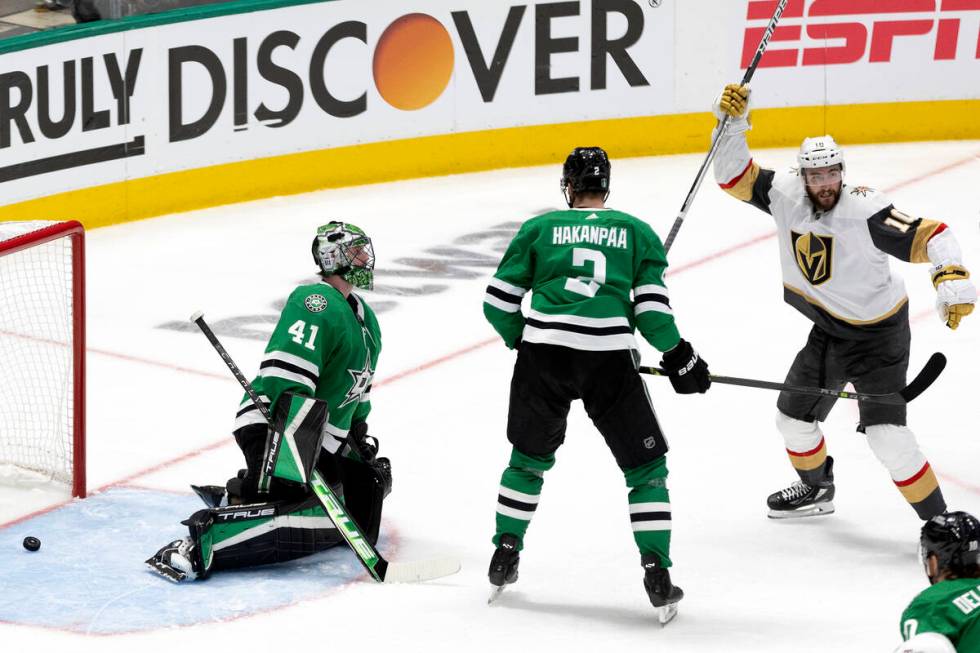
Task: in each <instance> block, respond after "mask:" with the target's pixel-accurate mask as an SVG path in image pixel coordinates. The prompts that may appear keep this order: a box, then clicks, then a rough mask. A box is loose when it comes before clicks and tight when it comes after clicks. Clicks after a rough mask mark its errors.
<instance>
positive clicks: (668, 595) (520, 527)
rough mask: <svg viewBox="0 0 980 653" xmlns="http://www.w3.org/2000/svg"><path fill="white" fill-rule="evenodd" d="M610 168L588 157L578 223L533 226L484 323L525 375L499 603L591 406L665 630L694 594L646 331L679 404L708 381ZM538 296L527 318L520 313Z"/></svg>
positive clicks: (573, 176) (500, 517)
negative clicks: (555, 471)
mask: <svg viewBox="0 0 980 653" xmlns="http://www.w3.org/2000/svg"><path fill="white" fill-rule="evenodd" d="M609 176H610V164H609V159H608V157H607V156H606V153H605V152H604V151H603V150H602V149H600V148H598V147H584V148H583V147H580V148H576V149H575V150H574V151H573V152H572V153H571V154H570V155H569V156H568V159H567V160H566V161H565V165H564V169H563V173H562V179H561V187H562V190H563V192H564V193H565V198H566V200H567V202H568V206H569V208H568V210H560V211H552V212H550V213H545V214H543V215H539V216H537V217H535V218H532V219H530V220H528V221H527V222H525V223H524V224H523V226H522V227H521V228H520V230H519V231H518V233H517V235H516V236H515V237H514V239H513V241H512V242H511V243H510V246H509V247H508V248H507V251H506V253H505V254H504V256H503V259H502V260H501V262H500V266H499V267H498V269H497V272H496V273H495V274H494V275H493V277H492V278H491V279H490V284H489V286H487V291H486V296H485V299H484V304H483V310H484V314H485V315H486V317H487V319H488V320H489V321H490V323H491V324H492V325H493V327H494V329H496V330H497V332H498V333H499V334H500V336H501V337H502V338H503V340H504V344H506V345H507V347H509V348H511V349H517V352H518V353H517V361H516V363H515V365H514V375H513V379H512V381H511V390H510V409H509V414H508V418H507V438H508V440H510V442H511V444H512V445H513V451H512V454H511V458H510V464H509V466H508V467H507V469H505V470H504V473H503V476H502V478H501V481H500V492H499V496H498V503H497V529H496V534H495V535H494V537H493V543H494V545H495V546H496V547H497V549H496V552H495V553H494V554H493V559H492V560H491V562H490V570H489V578H490V583H491V585H493V586H494V588H495V589H494V593H493V595H492V596H491V600H493V599H494V598H496V596H497V594H499V592H500V590H501V589H502V588H503V587H504V585H506V584H508V583H513V582H514V581H516V580H517V567H518V559H519V551H520V550H521V549H522V548H523V546H524V536H525V533H526V531H527V528H528V525H529V524H530V521H531V518H532V517H533V515H534V511H535V509H536V508H537V505H538V498H539V496H540V494H541V488H542V485H543V482H544V478H543V475H544V472H546V471H548V470H549V469H551V467H552V466H553V465H554V463H555V451H556V450H557V449H558V447H559V446H560V445H561V444H562V442H563V441H564V439H565V427H566V417H567V415H568V410H569V406H570V403H571V402H572V401H573V400H575V399H581V400H582V401H583V403H584V404H585V410H586V412H587V413H588V415H589V417H590V418H591V419H592V422H593V424H595V426H596V428H597V429H598V430H599V432H600V433H601V434H602V436H603V438H604V439H605V441H606V444H607V445H608V446H609V448H610V449H611V450H612V453H613V456H614V457H615V459H616V463H617V464H618V465H619V467H620V469H622V471H623V474H624V475H625V477H626V484H627V486H628V487H629V488H630V491H629V512H630V520H631V522H632V527H633V535H634V538H635V540H636V544H637V546H638V547H639V549H640V559H641V562H642V565H643V567H644V569H645V577H644V587H645V589H646V591H647V594H648V596H649V599H650V601H651V603H652V604H653V605H654V606H655V607H656V608H657V611H658V614H659V616H660V619H661V622H663V623H666V621H668V620H669V619H670V618H671V617H672V616H673V614H674V613H675V612H676V606H675V604H676V603H677V602H678V601H679V600H680V599H681V598H682V597H683V595H684V593H683V592H682V591H681V589H680V588H679V587H676V586H674V585H673V584H672V583H671V580H670V573H669V571H668V568H669V567H670V566H671V560H670V528H671V526H670V524H671V522H670V499H669V495H668V492H667V482H666V481H667V465H666V459H665V454H666V453H667V441H666V439H665V438H664V435H663V433H662V432H661V430H660V425H659V423H658V422H657V417H656V414H655V413H654V411H653V406H652V405H651V403H650V398H649V396H648V394H647V391H646V387H645V385H644V384H643V380H642V379H641V378H640V375H639V373H638V372H637V363H638V355H637V343H636V340H635V338H634V335H633V333H634V331H635V330H636V329H639V331H640V333H641V334H642V335H643V337H644V338H646V339H647V341H649V342H650V344H652V345H653V346H654V347H656V348H657V349H658V350H660V351H662V352H665V353H664V357H663V367H664V368H665V369H666V370H667V372H668V373H669V377H670V381H671V383H672V384H673V386H674V389H675V390H676V391H677V392H680V393H685V394H687V393H694V392H705V391H706V390H707V389H708V386H709V385H710V380H709V378H708V367H707V364H706V363H705V361H704V360H703V359H702V358H700V357H699V356H698V355H697V354H696V353H695V351H694V349H693V348H692V347H691V345H690V344H689V343H688V342H686V341H684V340H682V339H681V337H680V335H679V333H678V331H677V327H676V326H675V324H674V316H673V311H672V310H671V307H670V302H669V300H668V293H667V288H666V286H665V284H664V278H663V277H664V270H665V269H666V267H667V259H666V255H665V253H664V249H663V246H662V245H661V243H660V240H659V238H657V235H656V234H655V233H654V232H653V230H652V229H651V228H650V226H649V225H648V224H647V223H645V222H643V221H642V220H639V219H637V218H635V217H633V216H631V215H627V214H626V213H622V212H619V211H615V210H612V209H608V208H606V207H605V200H606V198H607V197H608V194H609ZM528 291H531V292H532V297H531V302H530V310H529V311H528V313H527V315H526V316H525V315H524V314H523V313H522V311H521V300H522V298H523V297H524V295H525V294H527V292H528Z"/></svg>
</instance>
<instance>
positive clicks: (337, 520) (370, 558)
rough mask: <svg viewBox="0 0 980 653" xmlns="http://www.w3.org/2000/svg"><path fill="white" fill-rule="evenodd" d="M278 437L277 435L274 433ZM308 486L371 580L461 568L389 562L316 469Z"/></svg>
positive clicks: (450, 561) (447, 561) (444, 561)
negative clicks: (369, 540)
mask: <svg viewBox="0 0 980 653" xmlns="http://www.w3.org/2000/svg"><path fill="white" fill-rule="evenodd" d="M191 322H193V323H194V324H196V325H197V326H198V327H199V328H200V329H201V331H202V332H203V333H204V335H205V336H206V337H207V339H208V340H209V341H210V342H211V345H212V346H213V347H214V348H215V350H216V351H217V352H218V354H219V355H220V356H221V359H222V360H223V361H224V362H225V365H227V366H228V369H229V370H231V373H232V374H233V375H234V377H235V379H236V380H237V381H238V383H239V384H240V385H241V386H242V388H244V389H245V392H247V393H248V396H249V398H250V399H251V400H252V403H253V404H255V407H256V408H258V409H259V412H260V413H262V417H264V418H265V419H266V421H267V422H268V423H269V425H270V426H271V425H272V424H273V423H274V422H273V418H272V413H270V412H269V409H268V408H267V407H266V406H265V404H263V403H262V402H261V401H259V396H258V394H256V392H255V389H254V388H253V387H252V384H251V383H249V382H248V379H246V378H245V376H244V375H243V374H242V371H241V370H240V369H238V366H237V365H235V361H233V360H232V359H231V356H230V355H229V354H228V350H226V349H225V348H224V345H222V344H221V342H220V341H219V340H218V336H216V335H214V331H212V330H211V327H210V326H208V323H207V322H205V321H204V314H203V313H201V312H200V311H198V312H197V313H194V315H192V316H191ZM276 435H277V437H278V434H276ZM310 487H311V488H312V490H313V492H314V494H316V497H317V499H319V500H320V503H321V504H322V505H323V509H324V510H325V511H326V513H327V516H328V517H330V521H332V522H333V525H334V526H335V527H336V528H337V531H338V532H339V533H340V535H341V536H342V537H343V538H344V541H346V542H347V544H348V546H350V548H351V549H352V550H353V551H354V553H355V554H357V559H358V560H360V561H361V564H362V565H364V568H365V569H367V571H368V573H369V574H371V577H372V578H374V580H376V581H378V582H379V583H413V582H418V581H424V580H432V579H434V578H441V577H443V576H449V575H450V574H455V573H456V572H457V571H459V569H460V564H459V560H457V559H455V558H450V557H445V558H434V559H431V560H419V561H415V562H389V561H388V560H385V559H384V558H383V557H382V556H381V554H380V553H378V550H377V549H376V548H374V546H373V545H372V544H371V543H370V542H368V540H367V538H366V537H364V533H363V531H362V530H361V528H360V527H359V526H358V525H357V522H355V521H354V518H353V517H352V516H350V515H348V514H347V510H346V508H345V507H344V503H343V502H342V501H341V500H340V499H339V498H337V495H336V494H334V492H333V490H331V489H330V486H329V485H327V483H326V482H325V481H324V480H323V477H322V476H321V475H320V473H319V472H318V471H316V470H315V469H314V470H313V473H312V474H311V475H310Z"/></svg>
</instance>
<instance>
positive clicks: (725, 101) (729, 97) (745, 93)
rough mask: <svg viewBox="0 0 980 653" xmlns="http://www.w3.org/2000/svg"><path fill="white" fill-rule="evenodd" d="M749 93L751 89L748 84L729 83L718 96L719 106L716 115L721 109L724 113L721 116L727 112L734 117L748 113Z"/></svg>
mask: <svg viewBox="0 0 980 653" xmlns="http://www.w3.org/2000/svg"><path fill="white" fill-rule="evenodd" d="M749 93H750V89H749V87H748V85H746V86H739V85H738V84H728V85H727V86H725V90H723V91H722V92H721V95H720V96H719V97H718V107H717V110H716V111H715V115H716V116H717V115H718V112H719V111H720V112H721V114H722V116H721V117H724V115H725V114H727V115H729V116H731V117H732V118H741V117H742V116H744V115H745V114H746V113H748V109H749ZM721 117H720V118H719V119H721Z"/></svg>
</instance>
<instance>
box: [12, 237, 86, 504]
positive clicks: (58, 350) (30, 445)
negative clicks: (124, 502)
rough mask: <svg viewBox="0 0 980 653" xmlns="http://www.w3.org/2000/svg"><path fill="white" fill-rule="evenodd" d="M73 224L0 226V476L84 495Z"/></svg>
mask: <svg viewBox="0 0 980 653" xmlns="http://www.w3.org/2000/svg"><path fill="white" fill-rule="evenodd" d="M84 240H85V236H84V229H83V228H82V225H81V224H79V223H77V222H42V221H32V222H0V467H2V472H0V476H3V477H4V478H6V479H9V478H12V477H14V476H15V472H16V471H20V470H22V471H23V472H24V474H25V475H26V476H25V477H26V478H28V479H30V480H32V481H33V480H35V479H37V478H38V477H41V478H49V479H52V480H54V481H57V482H60V483H66V484H68V485H70V486H71V490H72V494H73V495H74V496H78V497H83V496H85V383H84V375H85V308H84V307H85V253H84V251H85V249H84V248H85V245H84Z"/></svg>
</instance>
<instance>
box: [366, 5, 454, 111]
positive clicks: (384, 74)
mask: <svg viewBox="0 0 980 653" xmlns="http://www.w3.org/2000/svg"><path fill="white" fill-rule="evenodd" d="M454 61H455V54H454V52H453V43H452V41H451V40H450V38H449V32H447V31H446V28H445V27H443V26H442V23H440V22H439V21H438V20H436V19H435V18H433V17H432V16H429V15H428V14H408V15H407V16H402V17H401V18H399V19H398V20H396V21H395V22H393V23H392V24H391V25H389V26H388V28H387V29H386V30H385V31H384V33H383V34H382V35H381V38H380V39H379V40H378V46H377V48H375V50H374V84H375V86H377V87H378V92H379V93H381V97H383V98H384V99H385V102H387V103H388V104H390V105H391V106H393V107H395V108H396V109H401V110H402V111H415V110H416V109H421V108H423V107H427V106H429V105H430V104H432V103H433V102H435V101H436V100H437V99H438V98H439V96H440V95H442V92H443V91H445V90H446V86H448V85H449V78H450V77H451V76H452V74H453V64H454Z"/></svg>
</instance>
